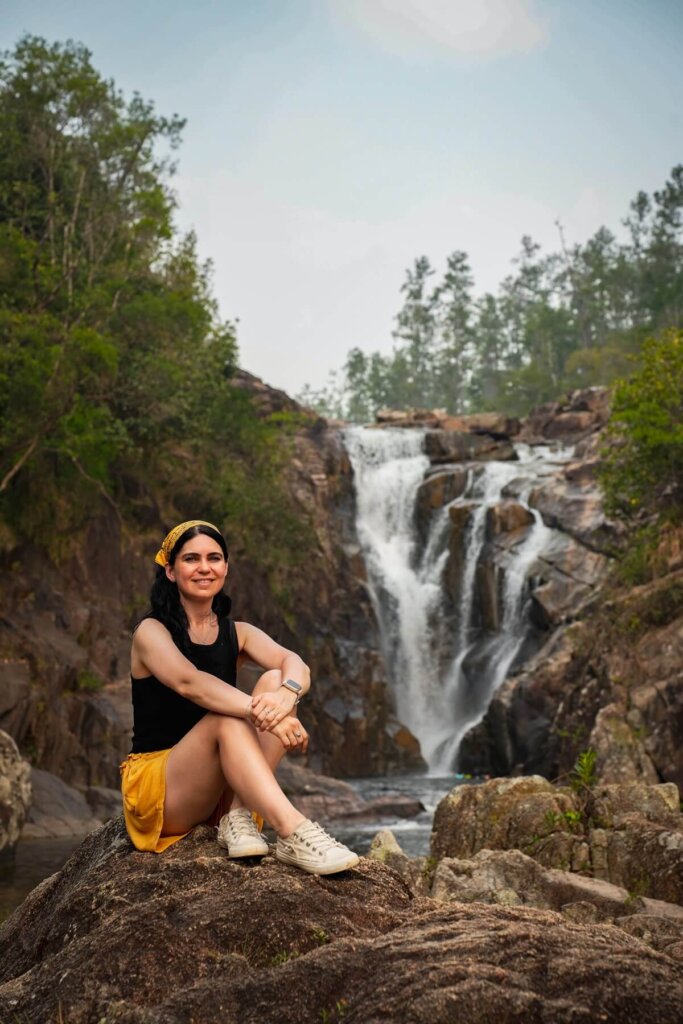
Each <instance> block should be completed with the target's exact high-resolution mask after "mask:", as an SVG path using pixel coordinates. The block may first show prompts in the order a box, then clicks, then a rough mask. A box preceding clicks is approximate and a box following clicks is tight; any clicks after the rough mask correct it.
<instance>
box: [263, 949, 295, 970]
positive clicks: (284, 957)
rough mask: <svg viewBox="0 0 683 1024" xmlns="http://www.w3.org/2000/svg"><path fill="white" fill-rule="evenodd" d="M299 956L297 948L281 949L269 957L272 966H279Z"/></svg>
mask: <svg viewBox="0 0 683 1024" xmlns="http://www.w3.org/2000/svg"><path fill="white" fill-rule="evenodd" d="M298 956H299V953H298V952H297V950H287V949H283V950H281V951H280V952H279V953H276V954H275V956H273V957H271V960H270V963H271V966H272V967H281V966H282V965H283V964H286V963H288V962H289V961H290V960H296V958H297V957H298Z"/></svg>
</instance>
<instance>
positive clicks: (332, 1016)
mask: <svg viewBox="0 0 683 1024" xmlns="http://www.w3.org/2000/svg"><path fill="white" fill-rule="evenodd" d="M347 1005H348V1003H347V1001H346V999H338V1000H337V1002H336V1003H335V1004H334V1006H331V1007H330V1008H329V1009H328V1008H323V1009H322V1010H321V1011H320V1020H321V1021H322V1024H332V1022H333V1021H336V1020H341V1019H342V1018H343V1017H344V1015H345V1013H346V1007H347Z"/></svg>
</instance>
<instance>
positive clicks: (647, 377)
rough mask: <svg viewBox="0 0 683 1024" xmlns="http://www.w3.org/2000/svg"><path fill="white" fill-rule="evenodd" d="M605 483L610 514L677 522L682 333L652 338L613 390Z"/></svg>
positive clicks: (681, 478)
mask: <svg viewBox="0 0 683 1024" xmlns="http://www.w3.org/2000/svg"><path fill="white" fill-rule="evenodd" d="M607 442H608V443H607V447H606V449H605V450H604V451H603V456H604V465H603V469H602V471H601V483H602V486H603V490H604V492H605V507H606V509H607V511H608V512H609V513H610V514H612V515H621V516H626V517H629V516H633V515H635V514H636V513H640V512H646V513H655V514H660V515H664V516H666V517H668V518H671V519H679V518H680V515H681V508H682V499H683V331H680V330H676V331H669V332H667V333H666V334H665V335H663V336H662V337H661V338H650V339H648V340H647V341H646V342H645V343H644V345H643V349H642V353H641V365H640V369H639V370H638V371H637V372H636V373H634V374H633V375H632V376H631V377H630V378H629V379H628V380H621V381H619V382H618V383H617V385H616V386H615V390H614V398H613V406H612V416H611V420H610V424H609V427H608V431H607Z"/></svg>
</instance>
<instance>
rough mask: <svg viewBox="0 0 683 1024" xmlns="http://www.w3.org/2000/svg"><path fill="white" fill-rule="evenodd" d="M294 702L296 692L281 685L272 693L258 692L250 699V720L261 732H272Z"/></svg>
mask: <svg viewBox="0 0 683 1024" xmlns="http://www.w3.org/2000/svg"><path fill="white" fill-rule="evenodd" d="M295 704H296V694H294V693H292V691H291V690H288V689H287V687H286V686H281V687H280V688H279V689H278V690H276V691H275V692H274V693H259V694H257V695H256V696H255V697H253V698H252V701H251V720H252V722H253V723H254V725H255V726H256V728H257V729H260V730H261V732H273V730H274V728H275V726H276V725H279V724H280V722H282V721H283V719H284V718H286V717H287V716H288V715H291V713H292V709H293V708H294V705H295Z"/></svg>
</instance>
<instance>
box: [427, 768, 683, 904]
mask: <svg viewBox="0 0 683 1024" xmlns="http://www.w3.org/2000/svg"><path fill="white" fill-rule="evenodd" d="M431 850H432V857H433V858H435V859H436V860H439V861H442V860H443V858H463V859H465V860H469V859H471V858H472V857H474V856H475V855H476V854H478V853H479V852H480V851H482V850H520V851H522V852H523V853H524V854H526V855H527V856H529V857H531V858H533V859H534V860H535V861H537V862H538V863H539V864H542V865H543V866H544V867H547V868H561V869H563V870H571V871H581V872H585V873H586V874H589V875H590V876H591V877H593V878H595V879H603V880H605V881H607V882H611V883H613V884H614V885H618V886H623V887H624V888H626V889H628V890H629V892H632V893H634V894H635V895H637V896H647V897H651V898H653V899H658V900H664V901H666V902H669V903H676V904H680V905H683V815H682V814H681V811H680V798H679V793H678V789H677V787H676V786H674V785H672V784H666V785H656V786H648V785H647V784H645V783H632V784H630V785H626V786H623V785H622V786H620V785H598V786H596V787H595V788H594V790H592V791H591V793H590V797H585V796H584V797H581V796H579V795H577V793H575V792H574V791H572V789H570V788H569V787H558V786H553V785H552V784H551V783H550V782H548V781H547V780H546V779H543V778H541V777H540V776H528V777H524V778H512V779H491V780H490V781H489V782H486V783H484V784H483V785H480V786H459V787H457V788H456V789H454V790H452V791H451V793H450V794H449V795H448V796H446V797H444V799H443V800H442V801H441V802H440V804H439V806H438V808H437V810H436V814H435V816H434V829H433V832H432V847H431Z"/></svg>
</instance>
